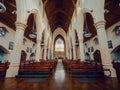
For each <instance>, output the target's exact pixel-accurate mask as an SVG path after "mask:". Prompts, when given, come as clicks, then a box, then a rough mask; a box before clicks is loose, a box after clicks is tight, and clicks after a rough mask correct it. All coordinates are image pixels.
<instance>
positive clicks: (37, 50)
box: [35, 39, 42, 62]
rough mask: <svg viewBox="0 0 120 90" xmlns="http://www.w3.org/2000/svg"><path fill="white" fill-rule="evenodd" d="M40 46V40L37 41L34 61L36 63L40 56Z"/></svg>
mask: <svg viewBox="0 0 120 90" xmlns="http://www.w3.org/2000/svg"><path fill="white" fill-rule="evenodd" d="M40 45H41V39H37V45H36V55H35V60H36V61H38V62H39V61H40V54H42V53H41V46H40Z"/></svg>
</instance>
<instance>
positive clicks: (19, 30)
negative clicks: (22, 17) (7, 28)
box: [6, 22, 26, 77]
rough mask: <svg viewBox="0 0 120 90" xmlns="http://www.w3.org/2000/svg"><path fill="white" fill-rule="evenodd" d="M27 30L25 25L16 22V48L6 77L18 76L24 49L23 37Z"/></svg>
mask: <svg viewBox="0 0 120 90" xmlns="http://www.w3.org/2000/svg"><path fill="white" fill-rule="evenodd" d="M25 28H26V25H25V24H23V23H20V22H16V34H15V40H14V47H13V51H12V53H11V56H10V66H9V68H8V70H7V73H6V77H15V76H16V75H17V74H18V69H19V64H20V56H21V50H22V49H23V37H24V30H25Z"/></svg>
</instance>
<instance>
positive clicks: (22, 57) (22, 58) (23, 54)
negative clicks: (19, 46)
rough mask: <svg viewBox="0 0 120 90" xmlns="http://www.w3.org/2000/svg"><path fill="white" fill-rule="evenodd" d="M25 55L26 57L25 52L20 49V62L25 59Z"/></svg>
mask: <svg viewBox="0 0 120 90" xmlns="http://www.w3.org/2000/svg"><path fill="white" fill-rule="evenodd" d="M26 57H27V54H26V52H25V51H24V50H22V51H21V58H20V62H24V61H26Z"/></svg>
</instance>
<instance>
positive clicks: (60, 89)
mask: <svg viewBox="0 0 120 90" xmlns="http://www.w3.org/2000/svg"><path fill="white" fill-rule="evenodd" d="M49 83H50V90H72V84H71V78H70V76H69V75H68V74H67V73H66V72H65V70H64V68H63V65H62V61H61V60H58V64H57V67H56V70H55V73H54V75H53V77H52V78H51V80H50V82H49Z"/></svg>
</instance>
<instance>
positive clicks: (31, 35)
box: [29, 19, 37, 38]
mask: <svg viewBox="0 0 120 90" xmlns="http://www.w3.org/2000/svg"><path fill="white" fill-rule="evenodd" d="M29 37H30V38H36V37H37V35H36V32H35V25H34V19H33V27H32V30H31V32H30V34H29Z"/></svg>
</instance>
